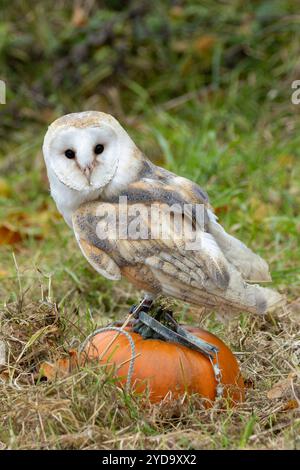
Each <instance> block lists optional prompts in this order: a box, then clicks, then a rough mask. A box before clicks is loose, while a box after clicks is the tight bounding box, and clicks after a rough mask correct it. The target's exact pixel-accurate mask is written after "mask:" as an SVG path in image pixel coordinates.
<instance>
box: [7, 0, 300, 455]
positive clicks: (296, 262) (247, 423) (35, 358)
mask: <svg viewBox="0 0 300 470" xmlns="http://www.w3.org/2000/svg"><path fill="white" fill-rule="evenodd" d="M17 3H19V2H17ZM45 3H46V2H45ZM107 3H110V2H107ZM111 3H115V4H117V3H118V2H111ZM162 3H163V2H162ZM182 3H183V6H180V4H181V2H179V3H178V5H177V6H176V7H172V8H171V9H170V8H167V7H165V8H164V9H163V7H162V9H163V14H164V15H165V16H166V17H167V18H168V21H169V22H170V25H171V26H170V30H169V31H168V34H169V35H170V37H168V38H167V39H166V38H165V36H164V34H165V29H164V28H162V27H161V26H160V24H159V21H163V19H165V17H163V16H161V18H160V19H159V20H158V19H157V14H156V15H155V13H153V12H152V13H151V12H150V13H148V12H146V13H144V12H140V13H138V15H137V16H136V17H135V18H138V21H137V24H135V23H134V24H133V23H131V21H133V20H131V18H133V17H134V15H133V14H131V16H130V15H129V16H127V17H125V16H126V15H127V10H125V11H124V12H123V11H121V12H120V11H119V10H118V6H114V8H112V9H111V10H109V8H107V9H106V10H104V11H102V12H101V11H100V10H99V11H98V10H97V11H98V13H97V12H96V13H95V14H94V15H92V17H91V12H90V11H87V12H85V11H83V12H81V13H80V12H79V11H78V10H77V13H76V12H72V8H71V7H70V8H69V9H68V8H66V9H64V8H65V7H60V8H58V10H57V11H55V12H54V11H53V12H52V11H51V12H50V13H49V15H45V12H44V11H43V7H42V6H41V5H40V6H36V7H35V8H34V9H33V10H32V12H31V13H30V14H29V13H28V12H27V14H26V15H25V14H24V12H23V11H22V8H24V9H25V10H26V2H21V3H20V5H21V6H20V11H17V10H16V9H14V11H12V9H11V8H10V7H9V6H8V7H7V9H6V16H5V17H4V20H3V23H2V24H0V53H1V54H0V63H1V64H3V67H2V70H3V73H4V74H6V75H5V78H7V83H8V85H10V84H11V86H9V87H8V88H9V90H8V96H7V104H6V105H1V108H0V112H1V128H0V135H1V146H2V149H1V157H0V171H1V176H0V238H1V240H0V256H1V265H0V283H1V284H0V301H1V313H0V322H1V337H2V339H1V340H2V341H3V340H5V342H6V345H7V351H8V353H9V354H8V362H9V366H6V365H3V366H0V367H1V369H0V390H1V393H0V409H1V417H0V446H1V447H2V448H13V449H19V448H22V449H30V448H74V449H77V448H78V449H91V448H93V449H94V448H99V449H110V448H116V449H137V448H147V449H150V448H151V449H186V448H189V449H219V448H221V449H236V448H239V449H245V448H248V449H273V448H276V449H292V448H299V447H300V440H299V428H300V420H299V411H298V410H299V399H300V390H299V375H300V374H299V357H300V352H299V345H300V336H299V321H300V300H299V298H300V268H299V266H300V250H299V241H300V240H299V235H300V218H299V204H300V164H299V158H300V151H299V148H300V145H299V144H300V132H299V130H300V129H299V109H300V105H296V104H293V103H292V102H291V95H292V89H291V83H292V81H293V80H295V79H297V78H298V79H299V78H300V77H299V73H298V75H297V70H298V72H299V67H297V60H298V57H299V53H298V48H299V46H298V42H299V41H298V39H297V27H298V28H299V24H298V23H299V15H298V16H297V15H296V14H295V11H293V2H253V6H252V7H251V8H250V7H249V11H244V10H243V7H242V3H243V2H232V3H234V6H233V5H231V6H229V5H226V4H225V2H224V4H223V2H222V4H218V2H203V6H202V8H200V7H197V6H196V5H195V2H192V1H191V2H182ZM196 3H197V2H196ZM259 4H260V6H259ZM271 4H272V6H271ZM220 5H221V6H220ZM27 7H28V5H27ZM94 8H96V7H94ZM29 10H30V11H31V8H29ZM93 11H94V10H92V12H93ZM216 12H217V13H216ZM75 13H76V14H77V19H76V17H75V16H74V15H75ZM80 14H81V17H80ZM18 15H19V16H18ZM72 15H73V16H72ZM84 15H86V17H85V16H84ZM97 15H98V16H97ZM101 15H102V16H101ZM118 15H119V16H118ZM120 15H123V16H122V17H120ZM139 15H140V16H141V19H139ZM143 15H145V17H143ZM197 15H198V16H197ZM216 15H217V16H216ZM218 15H219V16H218ZM21 17H22V21H20V18H21ZM70 18H71V19H72V20H70ZM80 18H81V20H80ZM128 18H129V19H128ZM143 18H146V19H145V21H146V22H147V28H148V31H152V32H153V31H154V32H155V34H154V36H155V38H156V42H155V41H154V39H153V42H151V41H150V40H149V41H148V40H146V39H145V38H144V37H143V34H142V32H141V31H140V30H139V28H138V25H139V24H140V23H142V24H144V25H145V23H143V21H144V20H143ZM162 18H163V19H162ZM80 21H81V22H82V23H83V24H82V25H81V24H80ZM97 21H98V22H101V21H103V22H104V24H105V25H107V24H113V27H110V28H111V29H109V27H107V29H108V31H106V36H105V38H104V39H102V43H101V41H100V39H101V38H100V39H99V36H97V35H96V36H95V34H96V33H95V31H97V24H98V23H97ZM114 21H115V23H113V22H114ZM118 21H119V23H118ZM193 21H195V22H197V21H198V22H200V23H199V24H200V25H201V26H200V27H199V28H198V26H197V27H196V26H195V27H193V24H194V23H193ZM84 22H85V23H84ZM186 24H190V25H191V30H190V31H189V30H188V29H187V28H186V27H185V26H184V25H186ZM197 24H198V23H197ZM208 24H209V26H207V25H208ZM115 25H117V26H115ZM182 25H183V26H182ZM78 28H79V29H78ZM80 28H81V29H80ZM113 28H115V29H116V31H115V30H113V31H112V29H113ZM122 28H123V29H122ZM151 28H152V29H151ZM185 28H186V29H185ZM197 28H198V29H197ZM173 30H174V31H173ZM58 31H59V33H58ZM132 31H135V33H134V34H136V35H137V36H138V38H137V39H136V38H135V37H134V34H133V32H132ZM7 32H12V33H14V34H12V35H9V34H7ZM103 34H104V33H103ZM139 34H140V36H139ZM93 35H94V36H93ZM114 35H115V36H116V37H117V39H116V41H115V43H114V40H115V39H114V37H115V36H114ZM92 38H94V42H92ZM120 38H121V39H122V41H123V43H124V44H125V46H124V47H125V50H126V51H127V56H126V57H128V60H127V62H126V63H125V64H124V63H123V62H122V61H121V63H119V62H118V60H117V59H118V57H119V56H118V54H119V55H120V56H122V48H121V49H120V47H121V46H120V44H119V42H118V40H119V39H120ZM133 38H134V39H135V40H136V41H139V42H138V46H136V47H133V46H132V43H133ZM37 39H38V40H37ZM125 39H126V40H127V42H126V43H125V42H124V41H125ZM95 41H96V43H97V41H98V43H97V44H96V46H94V44H95ZM191 42H192V46H191ZM123 43H122V44H123ZM91 44H92V45H91ZM166 44H167V46H166ZM50 45H51V46H50ZM79 45H80V46H82V49H81V53H82V61H83V63H82V65H81V67H78V69H77V68H76V73H78V74H79V76H78V77H77V76H75V78H74V83H73V82H72V79H73V75H72V70H73V68H74V64H73V62H72V60H73V59H72V57H73V56H72V51H73V50H74V48H75V47H77V48H78V46H79ZM113 46H114V47H113ZM84 47H86V48H88V53H89V54H88V58H86V57H87V55H86V51H85V50H83V49H84ZM112 47H113V49H110V48H112ZM111 50H113V51H114V54H115V55H116V56H118V57H115V56H114V62H113V64H111V63H110V58H111V55H110V52H111ZM70 51H71V52H70ZM76 51H77V53H78V49H76ZM118 51H119V52H118ZM120 51H121V52H120ZM69 52H70V54H69ZM68 54H69V55H68ZM125 55H126V54H125ZM122 57H123V56H122ZM62 58H63V59H64V60H62ZM86 61H88V62H87V63H88V65H89V66H90V67H91V69H92V70H93V74H92V75H91V73H89V74H88V73H87V70H86V68H85V64H86ZM34 63H35V64H36V66H34V65H33V64H34ZM50 63H53V64H54V68H55V72H56V75H55V76H54V78H55V77H58V78H57V83H56V82H55V80H54V79H53V80H52V77H51V79H49V73H50V72H49V71H51V70H52V69H51V67H49V64H50ZM147 64H150V65H149V66H148V68H147ZM72 67H73V68H72ZM118 67H119V69H118ZM53 70H54V69H53ZM61 70H62V72H61V74H62V76H63V78H62V77H60V76H59V73H60V71H61ZM47 73H48V75H47ZM123 75H124V76H125V78H124V80H123V79H120V76H121V77H123ZM111 77H112V78H113V80H115V82H114V81H113V85H112V82H111V81H110V80H111ZM97 84H100V85H99V86H98V85H97ZM71 93H72V95H71ZM71 98H72V99H71ZM73 98H74V99H73ZM89 108H94V109H99V110H104V111H106V112H111V113H112V114H114V115H116V116H117V117H118V118H119V120H120V122H121V123H122V124H123V125H124V126H125V127H126V129H127V130H128V132H129V133H130V134H131V135H132V137H133V138H134V140H135V142H136V143H137V145H138V146H139V147H140V148H141V149H143V150H144V152H145V153H146V154H147V155H148V156H149V157H150V158H151V159H152V160H153V161H154V162H155V163H157V164H159V165H161V166H164V167H166V168H168V169H171V170H172V171H175V172H177V173H179V174H180V175H182V176H186V177H189V178H191V179H193V180H194V181H196V182H197V183H199V184H200V185H201V186H202V187H203V188H204V189H205V190H206V191H207V192H208V194H209V196H210V201H211V203H212V205H213V206H214V208H215V211H216V213H217V215H218V217H219V219H220V221H221V223H222V225H223V226H224V227H225V228H226V229H227V230H228V231H229V232H230V233H231V234H233V235H234V236H236V237H238V238H240V239H241V240H243V241H244V242H245V243H246V244H248V245H249V246H251V248H252V249H253V250H255V251H256V252H258V253H260V254H261V255H262V256H263V257H264V258H265V259H266V260H267V261H268V262H269V263H270V268H271V272H272V277H273V286H274V288H276V289H278V290H279V291H280V292H282V293H283V294H284V295H285V296H286V299H287V306H286V307H284V308H280V309H278V310H277V311H275V312H274V313H272V314H269V315H267V316H266V317H258V316H252V315H247V314H244V313H243V312H241V314H240V315H238V316H236V317H234V318H231V317H230V318H228V320H227V321H226V320H225V321H224V319H220V318H219V316H218V312H217V311H215V312H209V314H208V315H206V316H202V315H201V309H198V310H197V309H191V308H190V307H189V306H188V305H183V304H179V303H177V304H176V305H175V311H176V316H177V318H178V319H180V320H181V322H182V323H188V324H195V325H201V326H202V327H204V328H207V329H209V330H210V331H212V332H213V333H215V334H217V335H218V336H220V337H221V338H222V339H223V340H224V341H225V342H226V343H227V344H228V345H229V346H230V347H231V349H232V350H233V351H234V352H235V354H236V357H237V358H238V360H239V362H240V366H241V370H242V374H243V376H244V378H245V381H246V385H247V390H246V400H245V402H244V403H243V404H241V405H238V406H237V407H235V408H228V409H225V410H224V408H222V407H221V406H220V404H219V403H216V404H215V405H214V406H213V408H211V409H210V410H207V409H205V408H204V407H203V405H202V403H201V400H200V399H199V397H191V398H188V397H185V398H184V399H183V400H182V402H173V403H171V404H170V403H169V404H161V405H155V406H154V405H152V406H145V405H143V406H142V405H141V398H140V397H137V396H134V395H130V396H128V395H125V394H124V393H123V392H122V390H120V389H119V388H117V387H116V384H115V383H114V381H113V380H112V378H111V377H107V376H106V375H105V373H104V372H103V371H102V370H100V369H99V370H97V371H95V370H93V369H88V368H85V369H83V370H81V371H78V372H76V373H74V374H73V375H71V376H70V377H67V378H64V379H60V380H57V381H55V382H52V383H48V382H44V381H42V380H40V379H39V376H38V368H39V364H40V363H41V362H42V361H44V360H53V359H54V358H57V357H58V356H59V355H61V354H66V353H67V351H68V350H69V349H70V348H74V347H76V346H77V345H78V343H80V342H81V341H82V340H83V339H84V338H85V337H86V335H87V334H88V333H90V332H91V331H93V330H94V329H95V328H96V327H97V326H99V325H105V324H107V323H108V322H109V321H112V320H114V319H119V318H122V317H124V315H125V314H126V312H127V311H128V308H129V306H130V305H131V304H132V303H134V302H136V301H137V299H138V298H139V296H140V293H139V292H137V291H135V290H134V289H133V288H132V287H131V286H129V285H128V284H127V283H126V282H125V281H121V282H117V283H113V282H110V281H106V280H104V279H103V278H101V277H100V276H99V275H97V274H96V273H95V272H94V271H93V270H92V268H90V267H89V265H88V264H87V262H86V261H85V259H84V258H83V257H82V256H81V254H80V252H79V250H78V248H77V246H76V242H75V240H74V237H73V235H72V233H71V231H70V229H69V228H68V227H67V226H66V224H65V223H64V221H63V220H62V218H61V217H60V216H59V215H58V213H57V211H56V208H55V205H54V203H53V201H52V200H51V197H50V194H49V190H48V182H47V177H46V173H45V168H44V164H43V159H42V153H41V144H42V139H43V135H44V133H45V130H46V127H47V124H48V123H49V122H51V121H52V120H53V119H55V118H56V117H57V116H59V115H60V114H63V113H65V112H69V111H76V110H80V109H89ZM2 344H3V343H2Z"/></svg>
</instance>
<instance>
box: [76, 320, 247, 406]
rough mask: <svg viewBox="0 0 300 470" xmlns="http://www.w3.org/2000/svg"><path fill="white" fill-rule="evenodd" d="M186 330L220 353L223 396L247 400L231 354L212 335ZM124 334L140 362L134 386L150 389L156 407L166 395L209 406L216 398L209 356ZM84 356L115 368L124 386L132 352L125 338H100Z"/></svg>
mask: <svg viewBox="0 0 300 470" xmlns="http://www.w3.org/2000/svg"><path fill="white" fill-rule="evenodd" d="M186 329H187V330H188V331H189V332H191V333H192V334H194V335H195V336H198V337H199V338H201V339H203V340H205V341H207V342H209V343H211V344H213V345H215V346H217V347H218V348H219V353H218V358H219V367H220V369H221V373H222V378H221V382H222V385H223V387H224V392H223V396H224V397H225V398H228V399H229V400H230V401H231V402H239V401H243V399H244V382H243V379H242V377H241V374H240V370H239V366H238V363H237V360H236V359H235V357H234V355H233V354H232V352H231V351H230V349H229V348H228V347H227V346H226V345H225V344H224V343H223V341H221V340H220V339H219V338H217V337H216V336H215V335H213V334H212V333H209V332H208V331H205V330H202V329H200V328H193V327H187V328H186ZM126 331H128V332H129V333H130V335H131V337H132V339H133V341H134V344H135V354H136V358H135V360H134V367H133V374H132V379H131V386H132V388H133V389H134V390H135V391H136V392H144V391H145V390H146V389H147V387H148V390H149V399H150V401H151V402H152V403H155V402H159V401H161V400H162V399H163V398H165V397H167V396H172V397H173V398H178V397H179V396H180V395H183V394H184V393H185V392H187V393H188V394H192V393H197V394H199V395H201V396H202V397H203V398H207V399H208V400H211V401H213V400H214V399H215V398H216V386H217V383H216V379H215V375H214V371H213V367H212V364H211V362H210V360H209V359H208V358H207V357H206V356H205V355H203V354H201V353H199V352H197V351H194V350H192V349H189V348H187V347H185V346H181V345H179V344H175V343H171V342H166V341H162V340H159V339H143V338H142V336H140V335H139V334H137V333H134V332H132V330H131V328H130V327H127V328H126ZM84 354H85V356H86V358H88V359H96V360H99V362H100V363H101V364H107V365H108V367H109V368H112V367H113V368H114V373H115V374H116V376H117V377H119V378H120V384H122V385H124V384H125V383H126V379H127V374H128V370H129V364H130V358H131V354H132V351H131V347H130V344H129V341H128V338H126V336H125V335H124V334H118V333H116V331H104V332H100V333H97V334H96V335H95V336H93V338H92V339H91V340H90V341H89V342H88V343H87V345H86V347H85V350H84ZM214 362H215V359H214Z"/></svg>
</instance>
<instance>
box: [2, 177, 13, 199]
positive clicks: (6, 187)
mask: <svg viewBox="0 0 300 470" xmlns="http://www.w3.org/2000/svg"><path fill="white" fill-rule="evenodd" d="M10 194H11V187H10V186H9V184H8V182H7V181H5V179H4V178H0V196H1V197H8V196H10Z"/></svg>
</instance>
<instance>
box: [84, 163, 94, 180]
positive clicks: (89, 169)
mask: <svg viewBox="0 0 300 470" xmlns="http://www.w3.org/2000/svg"><path fill="white" fill-rule="evenodd" d="M93 168H94V162H92V163H91V164H89V165H87V166H86V167H84V168H83V169H82V171H83V174H84V175H85V176H86V178H87V180H88V182H89V184H90V179H91V174H92V171H93Z"/></svg>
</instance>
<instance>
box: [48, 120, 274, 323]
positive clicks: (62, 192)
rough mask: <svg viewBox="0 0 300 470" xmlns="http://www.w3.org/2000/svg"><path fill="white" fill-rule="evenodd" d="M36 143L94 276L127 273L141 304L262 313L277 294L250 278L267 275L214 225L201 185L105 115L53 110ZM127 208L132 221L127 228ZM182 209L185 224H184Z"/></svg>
mask: <svg viewBox="0 0 300 470" xmlns="http://www.w3.org/2000/svg"><path fill="white" fill-rule="evenodd" d="M43 153H44V158H45V163H46V167H47V174H48V178H49V182H50V190H51V195H52V197H53V199H54V201H55V203H56V205H57V209H58V211H59V212H60V213H61V214H62V215H63V217H64V219H65V221H66V223H67V224H68V225H69V226H70V228H71V229H72V230H73V232H74V234H75V238H76V240H77V242H78V245H79V247H80V249H81V251H82V253H83V255H84V256H85V257H86V259H87V260H88V262H89V263H90V264H91V266H92V267H93V268H94V269H95V270H96V271H97V272H98V273H99V274H101V275H102V276H104V277H106V278H107V279H111V280H114V281H116V280H120V279H121V278H122V277H124V278H127V279H128V280H129V281H130V282H131V283H132V284H134V285H135V286H136V287H137V288H138V289H140V290H141V291H143V292H144V298H143V301H142V302H141V305H143V304H144V305H146V304H147V305H149V304H151V302H153V300H154V299H155V298H156V297H157V296H159V295H162V296H166V297H173V298H176V299H179V300H182V301H185V302H188V303H191V304H193V305H196V306H203V307H206V308H208V309H219V310H222V312H223V311H228V312H232V311H245V312H250V313H257V314H264V313H265V312H267V311H268V310H269V309H271V308H274V307H275V306H277V305H278V304H279V303H281V302H282V297H281V295H280V294H279V293H277V292H276V291H274V290H271V289H269V288H265V287H261V286H259V285H258V284H255V283H258V282H266V281H271V277H270V274H269V269H268V265H267V263H266V262H265V261H264V260H263V259H262V258H261V257H260V256H258V255H257V254H254V253H253V252H252V251H251V250H250V249H249V248H248V247H246V245H244V244H243V243H242V242H241V241H239V240H238V239H236V238H234V237H233V236H231V235H229V234H228V233H227V232H226V231H225V230H224V229H223V228H222V226H221V225H220V224H219V222H218V218H217V217H216V215H215V214H214V212H213V209H212V207H211V205H210V203H209V200H208V196H207V194H206V193H205V191H203V190H202V189H201V188H200V187H199V186H198V185H197V184H195V183H194V182H192V181H190V180H189V179H186V178H183V177H181V176H177V175H176V174H174V173H171V172H170V171H167V170H166V169H163V168H160V167H158V166H156V165H154V164H153V163H152V162H151V161H150V160H148V159H147V157H146V156H145V155H144V154H143V153H142V151H140V150H139V148H138V147H137V146H136V145H135V143H134V142H133V140H132V139H131V138H130V136H129V135H128V133H127V132H126V131H125V129H124V128H123V127H122V126H121V125H120V124H119V122H118V121H117V120H116V119H115V118H113V117H112V116H110V115H108V114H105V113H102V112H96V111H87V112H80V113H73V114H68V115H65V116H63V117H61V118H59V119H57V120H56V121H55V122H53V123H52V124H51V125H50V127H49V128H48V131H47V133H46V135H45V139H44V144H43ZM186 206H187V207H188V208H189V210H188V211H185V207H186ZM198 207H200V208H201V211H200V212H201V214H202V216H201V217H197V211H196V209H197V208H198ZM136 208H138V209H139V211H140V214H139V223H136V225H135V228H136V230H127V229H128V228H131V229H132V227H133V226H134V217H133V216H132V213H130V211H131V212H132V210H134V211H136ZM170 208H175V209H174V210H173V209H172V211H170V210H169V209H170ZM195 208H196V209H195ZM181 210H182V212H181ZM170 213H171V215H170ZM124 214H125V216H126V217H124ZM149 214H150V215H151V214H152V217H149ZM135 217H137V215H135ZM183 218H184V220H185V224H184V225H185V226H188V225H189V227H190V229H189V230H186V231H184V233H183V231H180V230H178V221H180V220H182V219H183ZM175 219H176V220H175ZM108 221H113V222H114V224H108ZM135 222H136V220H135ZM175 222H176V223H175ZM186 222H189V224H188V223H186ZM137 225H139V229H137ZM153 228H154V231H155V232H156V235H155V236H153ZM120 233H121V236H120ZM162 234H164V235H162ZM104 235H105V236H104ZM195 240H196V242H195Z"/></svg>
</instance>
